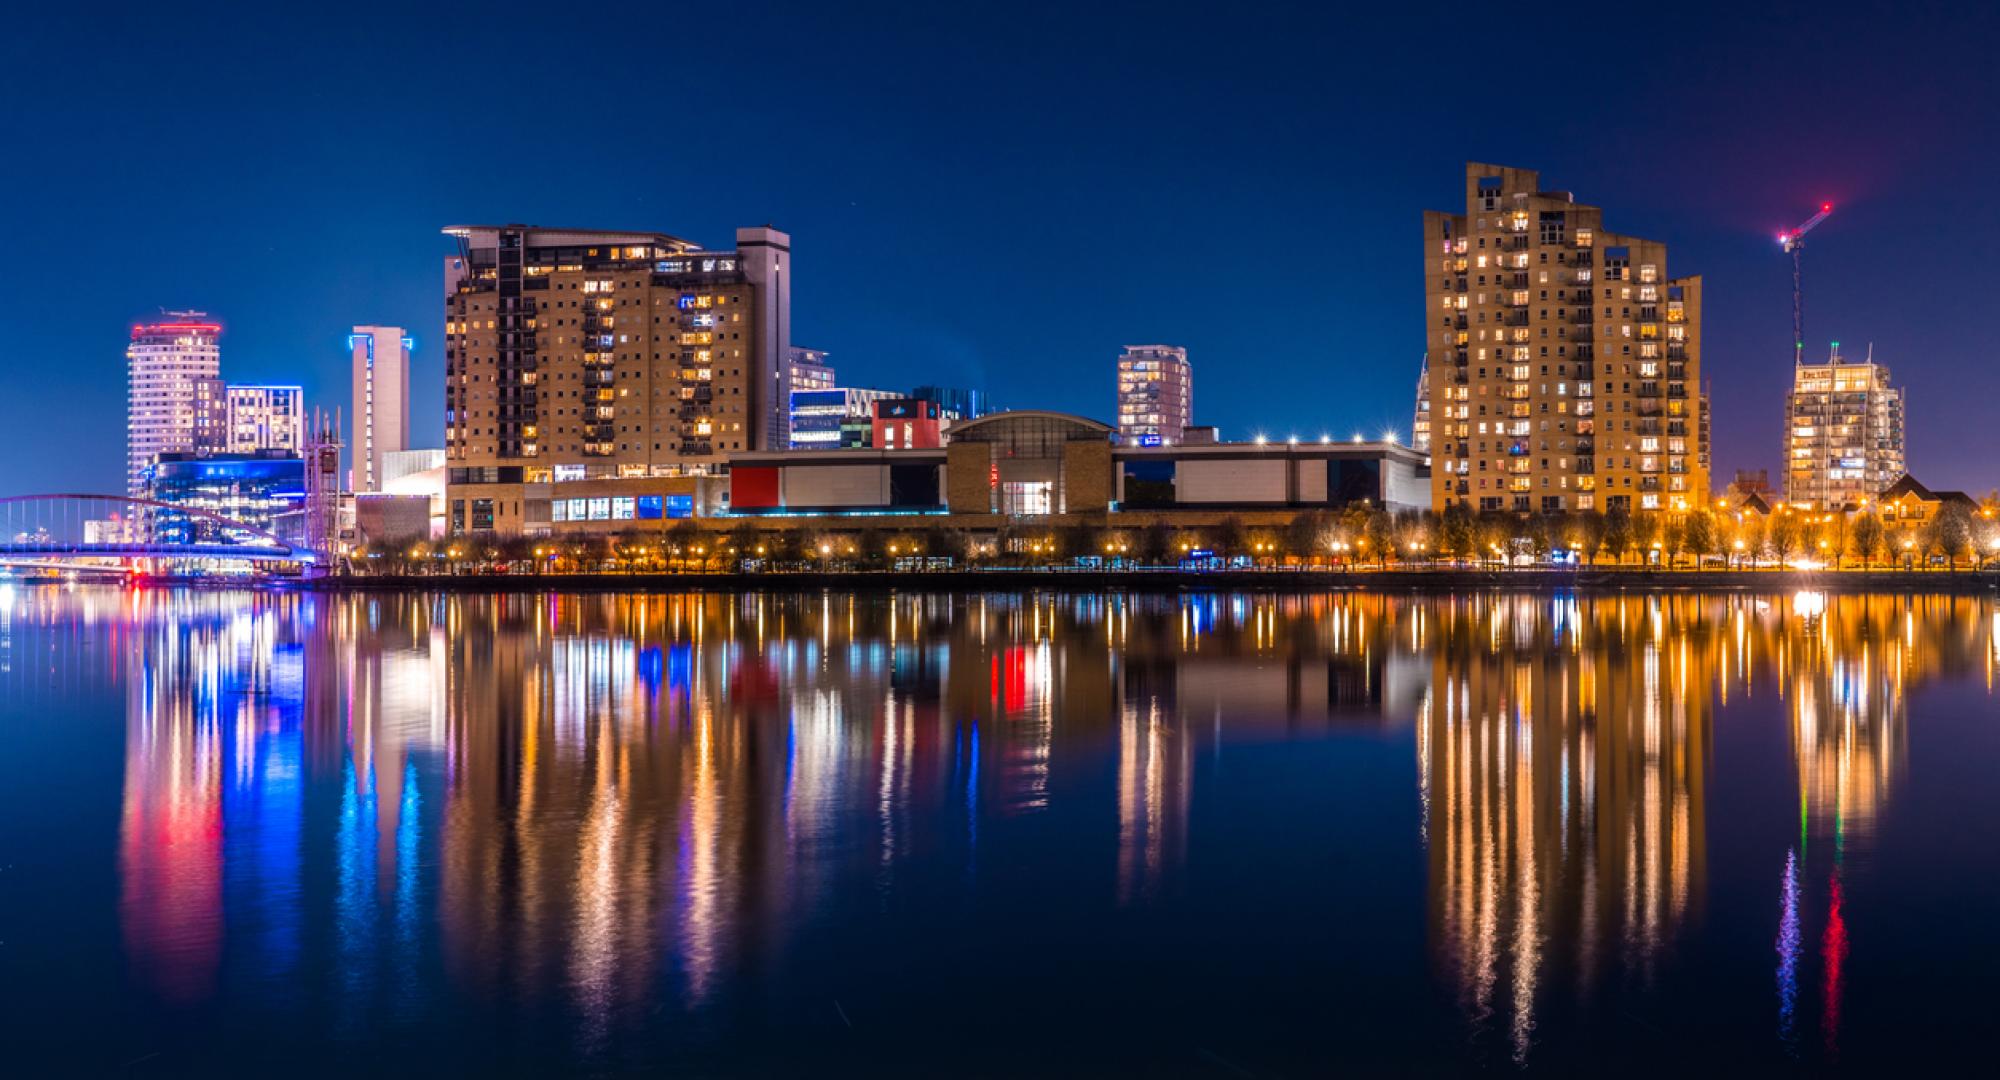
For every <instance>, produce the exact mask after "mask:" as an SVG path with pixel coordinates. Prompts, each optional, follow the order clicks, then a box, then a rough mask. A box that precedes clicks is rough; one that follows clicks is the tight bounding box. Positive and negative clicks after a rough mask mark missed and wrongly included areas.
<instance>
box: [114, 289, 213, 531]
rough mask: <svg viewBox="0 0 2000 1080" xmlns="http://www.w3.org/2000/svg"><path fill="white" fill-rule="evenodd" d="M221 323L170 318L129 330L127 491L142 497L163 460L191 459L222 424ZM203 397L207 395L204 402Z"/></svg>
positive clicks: (179, 315) (197, 315)
mask: <svg viewBox="0 0 2000 1080" xmlns="http://www.w3.org/2000/svg"><path fill="white" fill-rule="evenodd" d="M221 336H222V326H221V324H220V323H215V322H210V321H208V319H207V317H206V315H205V314H204V313H203V312H199V311H174V312H168V313H167V317H166V318H164V319H162V320H160V321H159V322H149V323H140V324H138V325H136V326H134V327H133V328H132V341H131V344H129V345H127V346H126V348H125V361H126V399H125V401H126V404H125V447H126V452H125V488H126V492H127V493H128V494H131V495H135V496H139V497H144V496H145V495H146V492H147V485H148V473H149V470H151V469H152V467H153V464H154V463H155V462H156V461H158V460H159V457H160V455H161V454H183V453H193V452H195V451H197V450H198V449H199V448H200V445H201V443H202V441H203V438H204V436H203V433H204V432H205V431H206V430H209V429H211V428H212V427H214V426H217V425H219V424H220V422H221V420H220V417H221V416H222V415H223V411H224V410H225V408H226V407H225V406H224V405H223V403H222V402H221V400H220V397H219V390H218V389H217V388H218V387H219V382H217V381H216V377H217V375H218V374H219V372H220V371H221V367H222V349H221V345H220V344H219V341H220V338H221ZM204 394H206V395H208V396H207V397H204Z"/></svg>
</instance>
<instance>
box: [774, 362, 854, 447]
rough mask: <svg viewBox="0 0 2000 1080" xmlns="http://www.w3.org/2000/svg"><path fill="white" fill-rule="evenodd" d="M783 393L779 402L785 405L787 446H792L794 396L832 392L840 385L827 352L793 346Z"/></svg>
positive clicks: (787, 364) (785, 372) (786, 363)
mask: <svg viewBox="0 0 2000 1080" xmlns="http://www.w3.org/2000/svg"><path fill="white" fill-rule="evenodd" d="M781 381H782V383H783V392H782V394H781V396H780V398H779V400H781V401H783V402H784V403H785V445H786V446H790V445H791V443H792V436H793V435H794V434H795V433H794V432H793V430H792V414H791V401H792V395H793V394H796V393H798V392H799V391H801V390H832V389H834V388H835V387H838V386H839V385H840V383H839V382H838V381H837V380H836V378H835V376H834V372H833V365H832V364H829V363H827V360H826V350H824V349H805V348H800V347H798V346H793V347H792V348H791V349H789V350H787V352H786V359H785V371H784V378H783V380H781Z"/></svg>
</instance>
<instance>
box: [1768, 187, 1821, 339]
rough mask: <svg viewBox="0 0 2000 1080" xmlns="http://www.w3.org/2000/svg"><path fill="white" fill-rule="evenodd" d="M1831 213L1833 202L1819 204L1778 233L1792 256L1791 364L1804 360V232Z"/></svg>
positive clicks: (1780, 243)
mask: <svg viewBox="0 0 2000 1080" xmlns="http://www.w3.org/2000/svg"><path fill="white" fill-rule="evenodd" d="M1832 213H1833V204H1832V203H1830V202H1825V203H1821V204H1819V213H1817V214H1814V215H1813V216H1812V217H1810V218H1807V219H1806V223H1805V224H1803V225H1801V226H1799V227H1798V228H1796V229H1793V230H1792V231H1791V232H1781V233H1779V234H1778V245H1779V246H1780V247H1782V248H1784V249H1785V251H1786V253H1787V254H1789V255H1791V257H1792V366H1793V367H1798V366H1799V365H1801V364H1803V363H1805V362H1806V294H1805V285H1804V283H1803V280H1802V278H1801V273H1800V271H1801V267H1800V261H1801V259H1800V257H1801V256H1802V255H1804V254H1805V250H1806V234H1807V233H1809V232H1811V231H1812V230H1813V227H1814V226H1816V225H1818V224H1819V223H1820V222H1822V221H1825V220H1826V219H1827V216H1828V215H1830V214H1832Z"/></svg>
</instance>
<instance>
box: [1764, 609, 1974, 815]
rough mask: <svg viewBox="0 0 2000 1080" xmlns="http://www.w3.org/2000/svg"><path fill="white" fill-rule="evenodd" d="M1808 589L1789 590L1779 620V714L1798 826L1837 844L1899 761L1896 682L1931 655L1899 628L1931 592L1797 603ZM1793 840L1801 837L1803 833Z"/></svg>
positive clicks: (1910, 626) (1881, 798)
mask: <svg viewBox="0 0 2000 1080" xmlns="http://www.w3.org/2000/svg"><path fill="white" fill-rule="evenodd" d="M1816 596H1818V594H1801V596H1800V597H1797V598H1794V599H1793V601H1792V604H1793V610H1792V612H1791V615H1792V617H1791V618H1790V619H1788V620H1787V622H1786V631H1787V632H1786V634H1785V635H1784V637H1783V639H1782V642H1783V647H1784V650H1785V653H1784V657H1783V660H1784V674H1785V688H1786V690H1787V691H1788V692H1789V699H1790V700H1789V703H1788V704H1789V707H1788V708H1787V709H1786V714H1787V716H1788V717H1789V718H1790V720H1791V729H1792V730H1791V737H1792V755H1793V760H1794V761H1795V762H1796V763H1797V767H1798V780H1799V820H1800V826H1801V828H1804V829H1810V830H1811V832H1812V833H1813V834H1815V836H1816V837H1824V838H1829V839H1831V840H1832V841H1833V842H1834V843H1836V844H1839V845H1843V846H1844V845H1845V844H1847V843H1848V842H1849V841H1850V840H1852V839H1856V838H1865V837H1867V836H1869V835H1870V834H1872V832H1873V829H1874V824H1875V819H1876V817H1877V815H1878V814H1879V813H1880V811H1881V807H1882V804H1883V803H1884V802H1886V801H1887V799H1888V795H1889V787H1890V782H1891V779H1892V778H1893V776H1894V775H1895V773H1896V772H1897V771H1898V770H1899V769H1900V768H1901V766H1902V761H1903V757H1904V754H1905V731H1904V717H1903V694H1904V689H1905V685H1906V682H1907V681H1908V680H1909V679H1911V678H1912V677H1913V676H1914V675H1916V674H1918V673H1919V672H1925V671H1928V670H1929V669H1931V668H1932V667H1933V666H1934V665H1935V664H1937V663H1938V662H1939V659H1938V658H1934V657H1932V656H1928V655H1926V654H1927V653H1930V652H1933V651H1934V650H1931V649H1929V648H1927V647H1922V646H1919V645H1918V644H1917V643H1916V642H1915V641H1914V640H1912V639H1907V638H1906V637H1905V634H1904V632H1905V631H1909V632H1912V633H1913V632H1914V626H1915V621H1916V617H1917V616H1916V613H1915V612H1914V611H1912V610H1910V605H1911V603H1913V602H1914V603H1923V604H1929V603H1932V602H1935V601H1937V600H1939V599H1941V598H1919V599H1916V600H1914V601H1913V600H1911V599H1907V598H1891V597H1859V596H1856V597H1847V596H1837V597H1833V598H1831V599H1830V600H1829V599H1827V598H1824V597H1820V598H1819V599H1818V600H1817V601H1815V602H1810V603H1806V602H1805V601H1808V600H1810V599H1811V598H1812V597H1816ZM1801 606H1803V608H1804V610H1803V611H1801V610H1799V609H1800V608H1801ZM1941 606H1945V607H1947V608H1948V607H1949V606H1952V605H1950V604H1949V603H1948V602H1947V603H1946V604H1944V605H1941ZM1926 623H1927V625H1928V624H1929V620H1926ZM1799 839H1800V842H1801V843H1805V842H1806V841H1807V839H1808V837H1806V836H1801V837H1800V838H1799Z"/></svg>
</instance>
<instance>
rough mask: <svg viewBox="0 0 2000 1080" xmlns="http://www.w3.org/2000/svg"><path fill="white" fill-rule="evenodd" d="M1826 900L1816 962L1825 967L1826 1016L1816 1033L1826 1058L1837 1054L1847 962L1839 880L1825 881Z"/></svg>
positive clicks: (1822, 1017) (1845, 931)
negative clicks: (1823, 934) (1822, 1038)
mask: <svg viewBox="0 0 2000 1080" xmlns="http://www.w3.org/2000/svg"><path fill="white" fill-rule="evenodd" d="M1827 884H1828V887H1829V889H1830V897H1831V899H1830V900H1829V902H1828V904H1827V911H1826V938H1825V940H1824V941H1823V942H1822V943H1821V945H1820V958H1821V960H1822V962H1823V963H1824V964H1825V965H1826V1012H1825V1013H1824V1014H1823V1015H1822V1016H1821V1017H1820V1032H1821V1034H1822V1035H1824V1036H1825V1039H1826V1053H1827V1057H1829V1058H1832V1057H1836V1056H1838V1054H1839V1051H1840V992H1841V968H1842V966H1843V964H1844V963H1845V962H1846V960H1847V920H1846V919H1845V918H1843V917H1842V916H1841V914H1840V876H1839V875H1838V874H1836V875H1834V876H1833V877H1831V878H1829V879H1828V882H1827Z"/></svg>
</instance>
